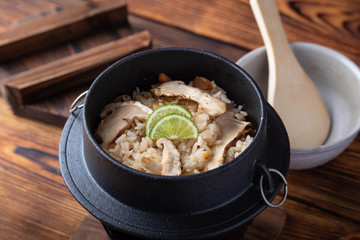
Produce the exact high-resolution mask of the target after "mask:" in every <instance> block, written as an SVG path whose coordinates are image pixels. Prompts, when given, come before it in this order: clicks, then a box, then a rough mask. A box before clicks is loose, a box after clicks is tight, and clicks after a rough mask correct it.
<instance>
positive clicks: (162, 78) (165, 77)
mask: <svg viewBox="0 0 360 240" xmlns="http://www.w3.org/2000/svg"><path fill="white" fill-rule="evenodd" d="M158 80H159V82H162V83H163V82H169V81H171V78H170V77H169V76H168V75H166V74H165V73H159V75H158Z"/></svg>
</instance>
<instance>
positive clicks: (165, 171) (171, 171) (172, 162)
mask: <svg viewBox="0 0 360 240" xmlns="http://www.w3.org/2000/svg"><path fill="white" fill-rule="evenodd" d="M156 146H157V147H158V148H163V153H162V162H161V163H162V173H161V174H162V175H168V176H179V175H180V174H181V167H180V166H181V163H180V153H179V151H178V150H177V149H176V147H175V145H174V144H173V143H172V142H171V141H170V140H168V139H166V138H160V139H159V140H157V141H156Z"/></svg>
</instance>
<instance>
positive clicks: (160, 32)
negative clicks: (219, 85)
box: [0, 16, 246, 126]
mask: <svg viewBox="0 0 360 240" xmlns="http://www.w3.org/2000/svg"><path fill="white" fill-rule="evenodd" d="M128 21H129V25H126V26H121V27H117V28H113V29H111V30H105V31H103V32H99V33H96V34H92V35H89V36H87V37H83V38H79V39H77V40H76V41H72V42H69V43H66V44H65V45H64V46H63V45H60V46H59V47H58V48H53V49H51V50H44V51H41V52H37V53H34V54H31V55H28V56H26V57H22V58H20V59H19V60H17V61H11V62H8V63H7V64H3V65H2V67H1V68H0V84H1V81H5V80H6V79H9V78H11V76H14V77H15V76H16V75H20V76H21V75H27V74H28V73H27V71H29V70H30V71H31V70H32V71H35V69H38V68H43V67H44V65H42V64H44V63H47V64H54V63H53V62H55V61H61V59H62V58H68V57H70V58H71V57H72V56H73V55H75V54H76V53H81V52H82V51H86V50H88V49H91V48H93V47H95V46H98V45H100V44H107V43H109V42H111V41H113V40H114V39H121V38H123V37H126V36H129V35H132V34H135V33H137V32H141V31H143V30H144V29H147V30H148V31H149V32H150V33H151V35H152V37H153V41H152V46H153V48H159V47H170V46H178V47H180V46H182V47H192V48H201V49H205V50H208V51H212V52H215V53H217V54H219V55H222V56H224V57H227V58H229V59H232V60H233V61H235V60H237V58H238V56H241V55H243V54H244V53H246V51H245V50H244V49H242V48H240V47H236V46H231V45H224V44H223V43H221V42H219V41H215V40H211V39H207V38H205V37H201V36H197V35H194V34H192V33H189V32H186V31H182V30H179V29H173V28H171V27H168V26H164V25H161V24H159V23H156V22H152V21H145V20H144V19H142V18H138V17H132V16H130V17H129V19H128ZM53 53H59V54H55V55H54V58H53V59H52V58H51V54H53ZM96 76H97V74H94V73H92V72H90V74H87V75H85V76H83V77H84V79H83V80H82V81H83V82H87V83H85V84H83V85H79V86H76V87H74V88H72V89H71V90H69V91H64V92H59V93H57V94H54V95H51V96H50V97H47V98H45V99H44V98H42V99H40V100H39V99H38V100H37V101H36V100H35V99H32V100H33V101H31V102H29V103H26V104H23V105H21V106H20V107H13V108H12V109H13V112H14V113H15V114H17V115H19V116H22V117H26V118H32V119H36V120H40V121H44V122H47V123H51V124H54V125H56V126H63V125H64V124H65V121H66V119H67V118H68V116H69V111H68V110H69V107H70V105H71V103H72V102H73V101H74V99H75V98H76V97H77V96H78V95H80V94H81V93H82V92H84V91H85V90H87V89H88V88H89V86H90V84H91V82H92V81H93V80H94V79H95V78H96ZM41 91H46V89H41ZM41 91H39V92H38V93H39V96H41V95H43V94H46V93H42V92H41Z"/></svg>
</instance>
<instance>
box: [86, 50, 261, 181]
mask: <svg viewBox="0 0 360 240" xmlns="http://www.w3.org/2000/svg"><path fill="white" fill-rule="evenodd" d="M158 52H193V53H197V54H202V55H207V56H209V57H212V58H215V59H218V60H220V61H223V62H225V63H226V64H228V65H230V66H231V67H233V68H235V69H236V70H238V71H240V72H241V73H242V74H243V75H244V76H245V78H246V79H247V80H248V81H249V82H250V84H251V85H252V87H253V88H254V90H255V92H256V95H257V97H258V98H259V102H260V111H261V117H260V124H259V126H258V128H257V129H256V134H255V136H254V139H253V141H252V142H251V143H250V144H249V146H248V147H247V148H246V149H245V150H244V151H243V152H241V154H239V155H238V156H237V157H235V158H234V159H232V160H231V161H229V162H227V163H225V164H223V165H221V166H220V167H217V168H215V169H212V170H209V171H205V172H201V173H198V174H191V175H181V176H164V175H156V174H152V173H146V172H142V171H139V170H136V169H133V168H131V167H128V166H126V165H124V164H122V163H120V162H119V161H117V160H116V159H114V158H112V157H111V156H110V155H109V154H108V153H107V152H106V151H105V150H104V149H102V148H101V146H100V145H99V144H98V142H97V141H96V139H95V138H94V134H93V130H92V129H90V127H89V125H88V123H87V120H86V111H87V105H88V102H89V99H90V98H91V95H92V92H93V91H94V89H96V83H97V82H98V81H100V80H101V79H102V78H105V77H106V76H107V75H109V74H111V71H112V69H114V68H116V67H117V66H119V65H121V64H124V63H125V62H130V61H133V60H134V59H136V58H139V57H141V56H144V55H149V54H156V53H158ZM265 103H266V100H265V98H264V97H263V95H262V93H261V90H260V88H259V86H258V85H257V83H256V82H255V81H254V80H253V79H252V77H251V76H250V75H249V74H248V73H247V72H246V71H245V70H244V69H242V68H241V67H240V66H239V65H237V64H236V63H234V62H232V61H230V60H228V59H226V58H224V57H222V56H219V55H217V54H214V53H211V52H208V51H205V50H201V49H195V48H184V47H168V48H157V49H150V50H144V51H141V52H137V53H134V54H131V55H128V56H126V57H124V58H122V59H120V60H118V61H117V62H115V63H114V64H112V65H111V66H110V67H108V68H107V69H106V70H104V71H103V72H102V73H101V74H100V75H99V76H98V77H97V78H96V79H95V81H94V82H93V84H92V85H91V86H90V88H89V90H88V92H87V94H86V97H85V99H84V111H83V119H85V120H84V124H83V125H84V129H85V132H86V134H87V135H88V137H89V139H90V142H91V144H92V145H93V147H95V148H96V149H97V151H99V152H100V153H101V155H102V156H103V157H104V158H106V159H107V160H109V161H110V162H111V163H112V164H114V165H115V166H116V167H120V168H122V169H124V170H126V171H130V172H131V173H132V174H135V175H139V176H142V177H145V178H154V177H155V178H156V179H161V180H164V181H179V180H180V181H181V180H186V179H191V178H200V177H202V176H207V175H213V174H218V172H220V171H223V170H225V169H227V168H231V167H232V166H233V165H234V164H236V162H237V161H240V160H241V158H244V157H245V156H246V155H247V154H248V153H249V152H251V151H252V149H253V148H254V146H255V144H256V143H257V142H258V139H259V138H260V137H261V133H263V132H264V131H265V126H266V121H267V110H266V107H265V106H266V104H265ZM236 104H238V103H236Z"/></svg>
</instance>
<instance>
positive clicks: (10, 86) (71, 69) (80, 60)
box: [3, 31, 151, 108]
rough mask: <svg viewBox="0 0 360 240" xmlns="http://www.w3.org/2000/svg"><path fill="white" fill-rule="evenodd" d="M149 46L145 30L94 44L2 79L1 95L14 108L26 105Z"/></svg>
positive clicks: (149, 40)
mask: <svg viewBox="0 0 360 240" xmlns="http://www.w3.org/2000/svg"><path fill="white" fill-rule="evenodd" d="M150 47H151V35H150V33H149V32H148V31H142V32H139V33H134V34H132V35H129V36H126V37H123V38H120V39H118V40H114V41H110V42H108V43H105V44H101V45H97V46H95V47H93V48H90V49H88V50H85V51H82V52H80V53H77V54H73V55H70V56H68V57H64V58H61V59H58V60H55V61H52V62H50V63H48V64H44V65H41V66H39V67H36V68H32V69H30V70H28V71H24V72H22V73H20V74H16V75H14V76H12V77H10V78H7V79H5V80H4V83H3V85H4V91H3V93H4V94H3V95H4V96H5V97H6V99H8V101H9V103H10V104H11V106H12V107H13V108H19V107H21V106H22V105H24V104H26V103H28V102H33V101H36V100H39V99H40V98H45V97H48V96H51V95H54V94H55V93H58V92H61V91H64V90H68V89H71V88H72V87H75V86H78V85H81V84H83V83H85V82H87V81H88V80H89V78H90V77H92V76H97V75H99V74H100V73H101V72H102V71H103V70H104V69H106V68H107V67H108V66H110V64H112V63H114V62H115V61H116V60H118V59H120V58H122V57H124V56H126V55H129V54H131V53H134V52H138V51H141V50H145V49H149V48H150ZM90 79H91V78H90Z"/></svg>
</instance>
